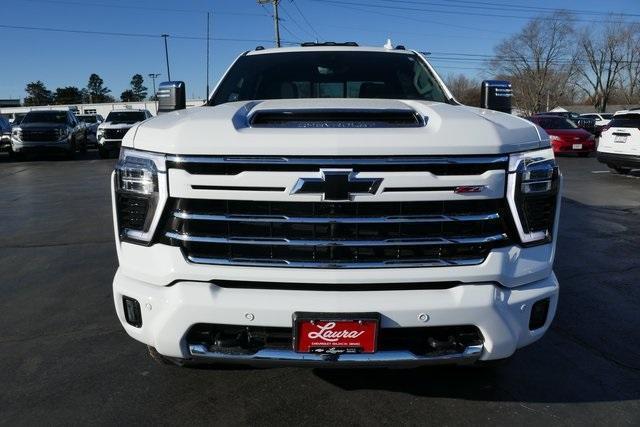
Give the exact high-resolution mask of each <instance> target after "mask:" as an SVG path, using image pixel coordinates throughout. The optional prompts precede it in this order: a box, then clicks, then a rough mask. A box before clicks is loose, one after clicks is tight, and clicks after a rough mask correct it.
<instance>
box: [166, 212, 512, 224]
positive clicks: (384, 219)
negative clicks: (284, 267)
mask: <svg viewBox="0 0 640 427" xmlns="http://www.w3.org/2000/svg"><path fill="white" fill-rule="evenodd" d="M173 216H174V217H176V218H179V219H185V220H197V221H232V222H267V223H268V222H277V223H285V222H292V223H302V224H377V223H386V224H388V223H429V222H465V221H492V220H498V219H500V214H499V213H488V214H481V215H405V216H377V217H301V216H294V217H292V216H285V215H209V214H199V213H190V212H184V211H174V212H173Z"/></svg>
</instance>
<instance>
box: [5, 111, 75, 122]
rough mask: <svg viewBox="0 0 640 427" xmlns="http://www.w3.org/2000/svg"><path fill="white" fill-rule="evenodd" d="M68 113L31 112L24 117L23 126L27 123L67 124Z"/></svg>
mask: <svg viewBox="0 0 640 427" xmlns="http://www.w3.org/2000/svg"><path fill="white" fill-rule="evenodd" d="M16 120H17V119H16ZM66 122H67V112H66V111H31V112H30V113H27V115H26V116H24V119H22V122H21V124H25V123H61V124H62V123H66Z"/></svg>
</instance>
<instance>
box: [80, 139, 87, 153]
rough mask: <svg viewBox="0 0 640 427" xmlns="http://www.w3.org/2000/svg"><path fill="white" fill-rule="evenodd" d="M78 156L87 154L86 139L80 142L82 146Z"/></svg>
mask: <svg viewBox="0 0 640 427" xmlns="http://www.w3.org/2000/svg"><path fill="white" fill-rule="evenodd" d="M80 154H87V137H85V138H84V139H83V140H82V145H81V146H80Z"/></svg>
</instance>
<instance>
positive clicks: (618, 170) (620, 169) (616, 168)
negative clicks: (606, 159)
mask: <svg viewBox="0 0 640 427" xmlns="http://www.w3.org/2000/svg"><path fill="white" fill-rule="evenodd" d="M609 167H610V168H611V169H613V170H614V171H616V173H619V174H620V175H628V174H629V172H631V168H623V167H620V166H609Z"/></svg>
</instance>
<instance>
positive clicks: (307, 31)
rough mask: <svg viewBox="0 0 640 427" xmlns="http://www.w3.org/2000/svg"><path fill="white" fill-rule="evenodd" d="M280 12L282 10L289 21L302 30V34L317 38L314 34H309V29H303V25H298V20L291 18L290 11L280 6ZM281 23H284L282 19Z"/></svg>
mask: <svg viewBox="0 0 640 427" xmlns="http://www.w3.org/2000/svg"><path fill="white" fill-rule="evenodd" d="M280 10H281V11H282V12H283V13H284V14H285V15H286V16H287V18H289V19H288V20H289V21H291V22H293V24H294V25H295V26H296V27H298V29H300V31H302V32H303V33H305V34H309V35H310V36H311V37H315V36H314V35H313V33H311V32H309V30H307V29H305V28H303V27H302V25H300V24H299V23H298V21H296V20H295V19H294V18H293V16H291V14H290V13H289V12H288V11H287V10H286V9H285V8H284V7H283V6H282V5H280ZM281 21H282V19H281Z"/></svg>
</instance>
